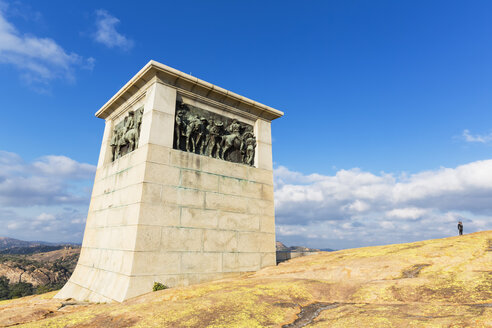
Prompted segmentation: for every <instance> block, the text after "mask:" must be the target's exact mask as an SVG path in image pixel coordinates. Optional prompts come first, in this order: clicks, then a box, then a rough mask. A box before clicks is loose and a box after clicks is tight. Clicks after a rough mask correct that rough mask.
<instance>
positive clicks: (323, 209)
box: [274, 160, 492, 248]
mask: <svg viewBox="0 0 492 328" xmlns="http://www.w3.org/2000/svg"><path fill="white" fill-rule="evenodd" d="M274 181H275V205H276V223H277V238H278V239H279V240H281V241H284V242H286V243H287V244H289V242H290V243H295V244H304V245H308V246H314V247H318V248H319V247H330V248H344V247H355V246H362V245H370V244H386V243H396V242H408V241H412V240H421V239H426V238H437V237H444V236H449V235H453V234H455V230H456V229H455V228H456V227H455V223H456V222H457V221H458V219H459V218H464V223H465V227H466V229H467V231H468V232H470V231H476V230H483V229H492V215H491V214H490V213H492V160H484V161H477V162H472V163H469V164H466V165H461V166H458V167H456V168H440V169H437V170H433V171H424V172H420V173H417V174H412V175H406V174H401V175H395V174H386V173H381V174H378V175H376V174H373V173H370V172H363V171H361V170H360V169H351V170H340V171H338V172H337V173H336V174H335V175H333V176H324V175H320V174H310V175H303V174H301V173H299V172H292V171H289V170H288V169H287V168H285V167H279V168H276V169H275V170H274ZM299 226H302V227H304V230H302V231H300V230H299ZM295 231H300V232H299V233H297V234H295ZM308 235H312V236H318V237H317V238H307V237H306V236H308ZM323 236H324V237H323Z"/></svg>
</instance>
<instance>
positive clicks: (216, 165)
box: [56, 61, 283, 302]
mask: <svg viewBox="0 0 492 328" xmlns="http://www.w3.org/2000/svg"><path fill="white" fill-rule="evenodd" d="M282 115H283V113H282V112H280V111H277V110H275V109H273V108H270V107H268V106H265V105H262V104H259V103H257V102H255V101H252V100H250V99H247V98H245V97H242V96H239V95H237V94H234V93H232V92H230V91H227V90H224V89H222V88H220V87H217V86H214V85H212V84H210V83H207V82H205V81H202V80H199V79H197V78H195V77H192V76H190V75H187V74H184V73H182V72H179V71H177V70H175V69H172V68H170V67H168V66H165V65H163V64H160V63H157V62H154V61H150V62H149V63H148V64H147V65H146V66H145V67H144V68H143V69H142V70H141V71H140V72H139V73H138V74H137V75H135V76H134V77H133V78H132V79H131V80H130V81H129V82H128V83H127V84H126V85H125V86H124V87H123V88H122V89H121V90H120V91H118V93H117V94H116V95H115V96H113V97H112V98H111V99H110V100H109V101H108V102H107V103H106V104H105V105H104V106H103V107H102V108H101V109H100V110H99V111H98V112H97V113H96V116H97V117H99V118H102V119H105V121H106V125H105V130H104V136H103V141H102V146H101V152H100V156H99V162H98V165H97V172H96V177H95V181H94V187H93V191H92V198H91V203H90V207H89V213H88V216H87V223H86V228H85V233H84V239H83V243H82V250H81V254H80V258H79V261H78V263H77V267H76V268H75V271H74V273H73V275H72V277H71V278H70V280H69V281H68V282H67V284H66V285H65V286H64V287H63V288H62V289H61V290H60V292H59V293H58V294H57V295H56V297H57V298H73V299H76V300H82V301H83V300H88V301H93V302H111V301H118V302H121V301H124V300H126V299H128V298H131V297H135V296H138V295H141V294H145V293H148V292H150V291H152V287H153V284H154V282H160V283H162V284H164V285H166V286H169V287H174V286H185V285H190V284H196V283H200V282H204V281H209V280H214V279H220V278H224V277H229V276H234V275H239V274H240V273H243V272H248V271H256V270H259V269H260V268H263V267H265V266H271V265H275V264H276V259H275V218H274V204H273V176H272V146H271V130H270V123H271V121H272V120H273V119H275V118H278V117H280V116H282Z"/></svg>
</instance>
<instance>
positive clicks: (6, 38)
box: [0, 6, 93, 91]
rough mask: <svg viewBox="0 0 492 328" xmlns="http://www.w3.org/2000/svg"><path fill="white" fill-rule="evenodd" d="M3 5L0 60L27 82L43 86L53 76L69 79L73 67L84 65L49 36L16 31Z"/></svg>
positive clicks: (75, 55)
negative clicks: (16, 71) (19, 72)
mask: <svg viewBox="0 0 492 328" xmlns="http://www.w3.org/2000/svg"><path fill="white" fill-rule="evenodd" d="M6 8H8V7H7V6H4V7H3V8H2V7H0V63H5V64H10V65H14V66H15V67H16V68H17V69H19V70H20V71H21V72H22V75H21V78H22V79H23V80H24V81H25V82H27V83H28V84H30V85H38V86H39V85H46V84H47V83H48V82H50V81H52V80H54V79H65V80H68V81H73V80H74V73H73V71H74V67H76V66H81V65H86V63H85V60H84V58H82V57H81V56H80V55H78V54H76V53H73V52H67V51H66V50H65V49H63V48H62V47H61V46H60V45H59V44H57V43H56V42H55V41H54V40H53V39H50V38H43V37H37V36H34V35H29V34H22V33H20V32H19V31H18V30H17V29H16V28H15V27H14V25H12V23H10V22H8V21H7V18H6V15H5V11H6ZM92 64H93V62H92ZM38 90H41V91H42V90H44V89H43V87H38Z"/></svg>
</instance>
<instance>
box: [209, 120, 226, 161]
mask: <svg viewBox="0 0 492 328" xmlns="http://www.w3.org/2000/svg"><path fill="white" fill-rule="evenodd" d="M222 126H223V123H222V122H216V121H212V122H211V124H210V130H209V134H208V136H207V139H206V140H207V149H206V155H207V156H211V157H213V154H214V151H215V158H220V157H219V156H220V151H221V146H220V144H221V141H222V140H221V137H220V134H221V130H222Z"/></svg>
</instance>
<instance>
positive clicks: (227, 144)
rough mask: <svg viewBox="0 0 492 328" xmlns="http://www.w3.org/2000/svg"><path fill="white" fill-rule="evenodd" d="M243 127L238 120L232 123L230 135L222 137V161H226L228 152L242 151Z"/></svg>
mask: <svg viewBox="0 0 492 328" xmlns="http://www.w3.org/2000/svg"><path fill="white" fill-rule="evenodd" d="M240 128H241V125H240V124H239V123H238V122H237V120H234V121H232V123H231V125H229V127H228V128H227V131H229V133H230V134H227V135H224V136H222V156H221V158H222V159H225V156H226V154H227V151H228V150H230V149H240V147H241V144H242V140H241V138H240V135H239V133H240Z"/></svg>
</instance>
